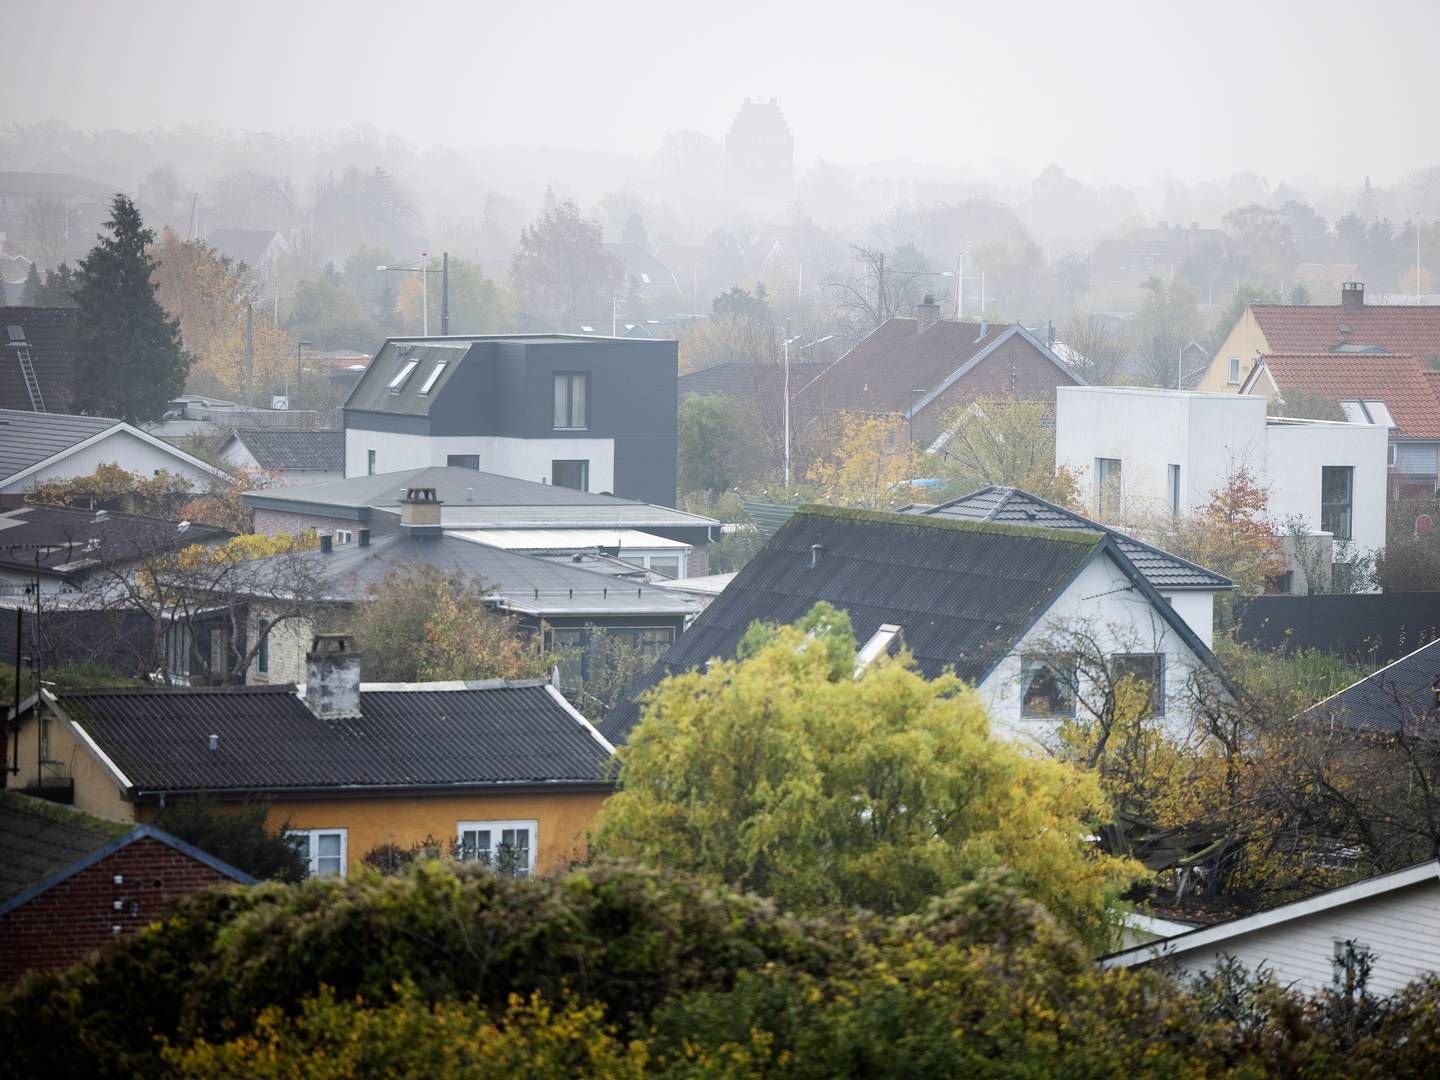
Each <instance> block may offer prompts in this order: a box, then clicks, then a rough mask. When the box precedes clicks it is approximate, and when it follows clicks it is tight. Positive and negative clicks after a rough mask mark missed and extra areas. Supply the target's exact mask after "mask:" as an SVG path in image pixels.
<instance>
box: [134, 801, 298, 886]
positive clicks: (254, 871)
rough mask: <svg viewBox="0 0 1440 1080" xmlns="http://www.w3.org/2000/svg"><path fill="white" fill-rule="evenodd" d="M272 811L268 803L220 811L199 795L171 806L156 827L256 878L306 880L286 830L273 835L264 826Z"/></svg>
mask: <svg viewBox="0 0 1440 1080" xmlns="http://www.w3.org/2000/svg"><path fill="white" fill-rule="evenodd" d="M269 809H270V807H269V806H268V805H267V804H266V803H263V802H250V803H245V804H244V805H242V806H240V807H235V808H227V809H221V807H220V806H219V805H218V804H217V803H216V802H215V800H214V799H211V798H209V797H206V796H197V797H194V798H188V799H177V800H175V801H174V802H171V803H170V804H169V805H168V806H166V807H165V808H164V809H162V810H161V811H160V813H159V814H157V815H156V816H155V824H156V825H157V826H158V827H159V828H161V829H164V830H165V831H166V832H168V833H169V834H170V835H171V836H178V837H179V838H180V839H181V840H184V841H185V842H186V843H190V844H194V845H195V846H196V847H197V848H199V849H200V850H201V851H203V852H205V853H206V854H207V855H213V856H215V858H217V859H219V860H221V861H222V862H227V863H229V864H230V865H231V866H233V867H235V869H237V870H243V871H245V873H247V874H249V875H250V876H251V877H256V878H261V879H262V880H266V879H268V880H270V881H291V882H294V881H301V880H303V879H304V877H305V871H306V867H305V860H304V859H303V858H301V857H300V852H299V851H298V850H297V849H296V847H295V845H294V844H293V843H292V842H291V841H290V839H289V838H288V837H287V836H286V835H285V828H284V827H283V826H282V827H281V828H279V829H276V830H275V831H274V832H271V831H270V830H269V829H267V828H266V827H265V817H266V815H267V813H268V812H269Z"/></svg>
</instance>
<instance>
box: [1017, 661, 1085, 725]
mask: <svg viewBox="0 0 1440 1080" xmlns="http://www.w3.org/2000/svg"><path fill="white" fill-rule="evenodd" d="M1020 715H1021V716H1022V717H1028V718H1032V719H1050V718H1055V717H1068V716H1074V715H1075V696H1074V694H1073V693H1072V692H1071V687H1070V680H1069V679H1067V678H1063V677H1061V676H1060V675H1059V674H1058V673H1057V672H1056V671H1055V669H1054V668H1053V667H1051V666H1050V665H1049V664H1047V663H1045V662H1044V661H1041V660H1024V661H1022V662H1021V667H1020Z"/></svg>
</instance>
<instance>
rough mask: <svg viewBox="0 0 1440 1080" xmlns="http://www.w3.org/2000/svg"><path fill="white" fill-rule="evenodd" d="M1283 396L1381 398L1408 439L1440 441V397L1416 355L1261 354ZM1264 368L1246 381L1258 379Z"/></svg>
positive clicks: (1347, 398) (1368, 399) (1258, 369)
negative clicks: (1289, 393)
mask: <svg viewBox="0 0 1440 1080" xmlns="http://www.w3.org/2000/svg"><path fill="white" fill-rule="evenodd" d="M1260 364H1261V365H1263V367H1264V369H1265V370H1267V371H1269V372H1270V379H1271V381H1272V382H1273V383H1274V384H1275V386H1276V388H1277V389H1278V390H1279V392H1280V396H1281V397H1282V398H1283V397H1284V396H1285V394H1286V392H1288V391H1302V392H1304V393H1307V394H1318V395H1320V396H1322V397H1327V398H1330V399H1331V400H1333V401H1383V402H1385V405H1386V406H1387V407H1388V408H1389V410H1390V416H1391V417H1392V418H1393V419H1394V421H1395V424H1396V431H1394V432H1393V434H1394V435H1396V436H1398V437H1400V438H1405V439H1440V397H1437V395H1436V393H1435V388H1434V384H1433V383H1432V381H1431V380H1430V379H1429V378H1428V377H1427V375H1426V371H1427V370H1428V369H1427V368H1426V366H1425V365H1424V364H1423V363H1421V362H1420V361H1419V360H1417V359H1416V358H1415V357H1413V356H1408V355H1407V356H1392V355H1388V354H1387V355H1374V354H1368V353H1331V352H1322V353H1271V354H1268V355H1265V356H1262V357H1261V358H1260ZM1259 372H1260V367H1259V366H1257V368H1256V370H1255V372H1254V373H1252V374H1251V375H1250V377H1249V378H1248V379H1247V380H1246V383H1247V385H1248V384H1249V383H1251V382H1252V381H1253V380H1255V379H1257V378H1258V377H1259Z"/></svg>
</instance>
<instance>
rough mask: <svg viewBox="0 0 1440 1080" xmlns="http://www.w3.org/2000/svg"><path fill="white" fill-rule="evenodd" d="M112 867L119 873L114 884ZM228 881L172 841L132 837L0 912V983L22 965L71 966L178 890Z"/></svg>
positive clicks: (145, 919)
mask: <svg viewBox="0 0 1440 1080" xmlns="http://www.w3.org/2000/svg"><path fill="white" fill-rule="evenodd" d="M116 875H119V876H120V877H121V878H123V880H122V881H121V882H120V884H118V885H117V884H116V883H115V877H116ZM230 883H233V882H232V881H231V879H230V878H228V877H226V876H225V875H223V874H221V873H220V872H219V871H217V870H214V869H212V868H211V867H209V866H206V865H205V864H204V863H202V862H199V861H198V860H196V859H192V858H191V857H190V856H188V855H185V854H183V853H182V852H179V851H176V850H175V849H174V848H172V847H171V846H170V845H169V844H164V843H161V842H160V841H159V840H153V839H151V838H149V837H142V838H140V839H138V840H135V841H132V842H131V843H129V844H127V845H126V846H125V847H123V848H121V849H120V850H119V851H116V852H114V853H112V854H110V855H108V856H106V857H105V858H103V859H101V860H100V861H99V862H97V863H95V864H94V865H93V866H88V867H86V868H85V869H84V870H81V871H80V872H79V873H78V874H75V875H74V876H72V877H70V878H67V879H66V880H65V881H62V882H60V884H58V885H56V886H54V887H53V888H51V889H47V890H46V891H45V892H43V893H41V894H40V895H39V896H37V897H35V898H34V899H33V900H31V901H30V902H29V903H27V904H21V905H20V906H19V907H18V908H16V909H15V910H14V911H12V912H10V913H9V914H8V915H6V916H5V917H4V918H0V984H4V983H8V982H11V981H12V980H14V979H15V978H17V977H18V976H19V975H21V974H23V973H24V972H26V971H40V970H48V969H50V968H59V967H68V966H69V965H70V964H73V963H76V962H77V961H79V960H83V959H84V958H85V957H86V956H88V955H89V954H90V953H92V952H94V951H95V950H96V949H98V948H100V947H101V946H103V945H105V944H106V943H107V942H110V941H113V940H115V939H116V938H118V937H126V936H129V935H130V934H133V933H135V931H137V930H140V929H141V928H143V927H145V926H148V925H149V924H150V923H152V922H155V921H156V920H158V919H159V918H161V917H162V916H163V915H164V914H165V911H166V910H167V909H168V908H169V907H170V905H171V904H172V903H174V902H175V901H176V900H178V899H180V898H181V897H183V896H188V895H189V894H190V893H194V892H199V891H200V890H201V889H206V888H209V887H210V886H212V885H222V884H230ZM117 900H118V901H120V902H121V903H122V908H121V910H119V911H116V910H115V907H114V904H115V901H117ZM117 928H118V929H117Z"/></svg>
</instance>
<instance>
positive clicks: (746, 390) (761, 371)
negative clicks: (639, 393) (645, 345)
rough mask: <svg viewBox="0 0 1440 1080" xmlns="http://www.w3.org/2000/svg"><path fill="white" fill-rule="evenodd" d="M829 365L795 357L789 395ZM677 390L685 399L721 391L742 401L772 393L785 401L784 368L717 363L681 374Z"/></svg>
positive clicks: (776, 365)
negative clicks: (802, 360) (796, 360)
mask: <svg viewBox="0 0 1440 1080" xmlns="http://www.w3.org/2000/svg"><path fill="white" fill-rule="evenodd" d="M828 366H829V365H828V364H823V363H812V362H809V361H806V362H805V363H796V362H795V361H793V360H792V361H791V362H790V396H791V397H794V396H795V393H796V392H797V391H798V390H799V388H800V387H802V386H804V385H805V384H806V383H808V382H809V381H810V380H811V379H813V378H815V376H817V375H819V374H820V372H822V371H824V370H825V368H826V367H828ZM678 389H679V392H680V399H681V400H682V401H683V400H684V399H685V398H687V397H691V396H692V395H695V394H718V395H721V396H723V397H730V398H739V399H742V400H749V399H755V398H762V397H767V396H770V397H774V398H775V399H777V400H778V401H782V402H783V400H784V394H785V369H784V365H782V364H770V363H763V364H762V363H750V362H747V361H740V360H737V361H731V362H728V363H724V364H714V365H712V366H710V367H707V368H701V369H700V370H699V371H692V372H690V374H689V375H681V376H680V379H679V383H678Z"/></svg>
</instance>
